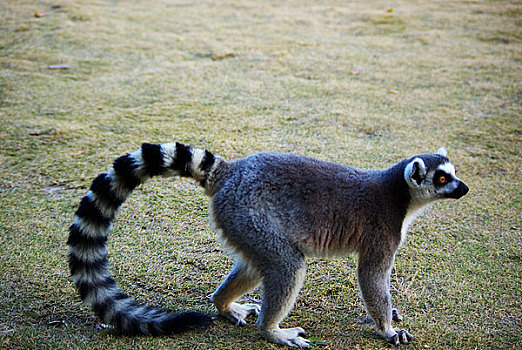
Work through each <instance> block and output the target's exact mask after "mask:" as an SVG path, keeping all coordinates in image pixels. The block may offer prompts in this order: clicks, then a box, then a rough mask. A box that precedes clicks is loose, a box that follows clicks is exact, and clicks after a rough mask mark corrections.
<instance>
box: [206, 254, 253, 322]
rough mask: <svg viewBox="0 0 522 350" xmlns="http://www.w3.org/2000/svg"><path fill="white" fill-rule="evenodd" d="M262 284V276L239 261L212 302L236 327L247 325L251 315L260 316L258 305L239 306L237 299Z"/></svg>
mask: <svg viewBox="0 0 522 350" xmlns="http://www.w3.org/2000/svg"><path fill="white" fill-rule="evenodd" d="M260 283H261V276H260V275H259V273H258V272H257V271H255V270H254V269H253V268H252V267H251V266H249V265H248V264H247V263H246V262H245V261H242V260H238V261H237V262H236V264H235V265H234V267H233V268H232V271H230V273H229V275H228V277H227V278H226V279H225V280H224V281H223V283H221V285H220V286H219V287H218V289H217V290H216V291H215V292H214V294H212V301H213V302H214V305H216V308H217V309H218V311H219V313H220V315H221V316H223V317H224V318H226V319H227V320H229V321H230V322H232V323H233V324H235V325H236V326H244V325H246V321H245V319H246V318H247V317H248V316H249V315H251V314H255V315H258V314H259V311H260V306H259V305H258V304H238V303H236V302H235V300H236V299H238V298H239V297H241V296H242V295H243V294H245V293H248V292H249V291H251V290H252V289H254V288H255V287H257V286H258V285H259V284H260Z"/></svg>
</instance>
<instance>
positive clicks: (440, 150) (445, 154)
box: [435, 147, 448, 157]
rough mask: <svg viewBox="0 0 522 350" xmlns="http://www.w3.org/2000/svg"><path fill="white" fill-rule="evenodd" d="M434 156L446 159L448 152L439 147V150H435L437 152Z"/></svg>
mask: <svg viewBox="0 0 522 350" xmlns="http://www.w3.org/2000/svg"><path fill="white" fill-rule="evenodd" d="M435 154H438V155H441V156H443V157H447V156H448V150H447V149H446V148H445V147H441V148H439V149H438V150H437V152H436V153H435Z"/></svg>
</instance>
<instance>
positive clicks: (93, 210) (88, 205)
mask: <svg viewBox="0 0 522 350" xmlns="http://www.w3.org/2000/svg"><path fill="white" fill-rule="evenodd" d="M76 215H77V216H78V217H80V218H82V219H84V220H85V221H86V222H89V223H92V224H96V225H98V226H104V227H108V226H109V224H110V222H111V220H112V217H110V218H107V217H105V215H103V213H102V212H101V211H100V209H98V208H97V207H96V205H95V204H94V202H93V201H92V200H91V198H89V196H85V197H83V198H82V200H81V202H80V206H79V207H78V210H77V211H76Z"/></svg>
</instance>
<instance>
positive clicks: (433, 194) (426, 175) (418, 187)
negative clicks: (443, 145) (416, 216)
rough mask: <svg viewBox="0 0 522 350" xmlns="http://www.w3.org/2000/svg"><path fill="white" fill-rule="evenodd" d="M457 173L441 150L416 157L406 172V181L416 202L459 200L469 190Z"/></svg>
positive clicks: (408, 165)
mask: <svg viewBox="0 0 522 350" xmlns="http://www.w3.org/2000/svg"><path fill="white" fill-rule="evenodd" d="M455 173H456V171H455V166H454V165H453V164H452V163H451V162H450V161H449V159H448V158H447V157H446V153H445V150H439V151H438V152H437V153H435V154H423V155H419V156H416V157H414V158H413V159H412V160H411V161H410V162H409V163H408V164H407V166H406V168H405V170H404V179H405V180H406V182H407V183H408V185H409V186H410V189H411V190H410V193H411V195H412V197H413V198H412V199H414V200H422V201H433V200H437V199H443V198H454V199H458V198H460V197H462V196H464V195H465V194H466V193H468V191H469V188H468V186H466V184H465V183H464V182H462V181H461V180H460V179H459V178H458V177H457V176H456V174H455Z"/></svg>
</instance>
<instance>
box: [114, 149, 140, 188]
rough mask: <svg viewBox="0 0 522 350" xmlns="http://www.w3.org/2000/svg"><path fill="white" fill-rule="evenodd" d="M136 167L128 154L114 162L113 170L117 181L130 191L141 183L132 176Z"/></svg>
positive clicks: (134, 161)
mask: <svg viewBox="0 0 522 350" xmlns="http://www.w3.org/2000/svg"><path fill="white" fill-rule="evenodd" d="M137 167H138V165H137V164H136V160H135V159H134V158H133V157H132V156H131V155H130V154H127V155H126V156H122V157H119V158H118V159H116V160H115V161H114V165H113V168H114V171H115V172H116V175H117V176H118V180H119V181H120V182H121V183H122V184H123V185H124V186H125V187H127V189H128V190H130V191H132V190H133V189H135V188H136V186H138V185H139V184H140V183H141V180H140V179H139V178H138V177H137V176H136V175H134V170H136V168H137Z"/></svg>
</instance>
